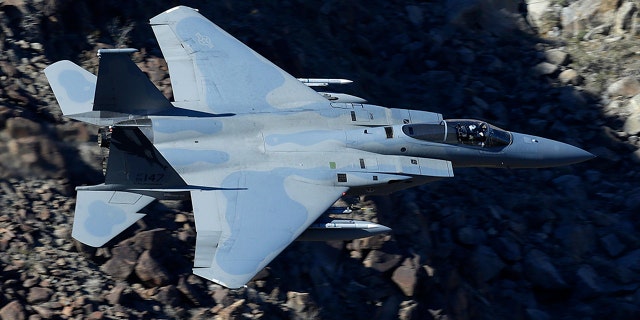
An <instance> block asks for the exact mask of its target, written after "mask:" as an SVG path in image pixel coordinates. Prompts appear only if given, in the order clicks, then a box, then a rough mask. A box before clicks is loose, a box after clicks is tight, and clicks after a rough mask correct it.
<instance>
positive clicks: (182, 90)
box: [149, 6, 327, 113]
mask: <svg viewBox="0 0 640 320" xmlns="http://www.w3.org/2000/svg"><path fill="white" fill-rule="evenodd" d="M149 22H150V23H151V26H152V28H153V32H154V33H155V35H156V38H157V40H158V43H159V44H160V49H161V50H162V53H163V55H164V58H165V59H166V61H167V63H168V65H169V75H170V77H171V85H172V88H173V95H174V100H175V104H176V105H177V106H179V107H181V108H185V109H191V110H196V111H202V112H209V113H211V112H214V113H250V112H272V111H277V110H283V109H292V108H307V109H314V108H319V107H321V106H326V105H327V100H326V99H324V98H323V97H322V96H320V95H319V94H318V93H316V92H315V91H314V90H313V89H310V88H308V87H307V86H306V85H304V84H303V83H301V82H300V81H298V80H297V79H296V78H294V77H293V76H291V75H289V74H288V73H286V72H285V71H283V70H282V69H280V68H279V67H277V66H276V65H274V64H273V63H271V62H270V61H269V60H267V59H265V58H264V57H262V56H261V55H259V54H258V53H256V52H255V51H253V50H251V49H250V48H249V47H247V46H246V45H244V44H243V43H242V42H240V41H238V40H237V39H236V38H234V37H233V36H231V35H230V34H228V33H227V32H225V31H224V30H222V29H220V28H219V27H218V26H216V25H215V24H213V23H212V22H211V21H209V20H208V19H206V18H205V17H204V16H202V15H201V14H199V13H198V12H197V11H196V10H194V9H192V8H189V7H185V6H179V7H175V8H173V9H170V10H167V11H165V12H163V13H161V14H159V15H157V16H155V17H153V18H152V19H151V20H150V21H149ZM320 103H321V104H320Z"/></svg>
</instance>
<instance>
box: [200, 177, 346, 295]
mask: <svg viewBox="0 0 640 320" xmlns="http://www.w3.org/2000/svg"><path fill="white" fill-rule="evenodd" d="M225 181H226V182H225V185H228V186H231V185H235V186H236V187H238V186H242V185H244V186H246V189H244V190H214V191H200V190H198V191H192V192H191V201H192V202H193V211H194V216H195V224H196V233H197V237H196V254H195V259H194V260H195V261H194V269H193V273H195V274H196V275H199V276H201V277H203V278H206V279H209V280H211V281H214V282H216V283H219V284H221V285H224V286H226V287H229V288H240V287H242V286H244V285H245V284H246V283H247V282H249V280H251V278H253V277H254V276H255V275H256V274H257V273H258V272H259V271H260V270H262V269H263V268H264V267H265V266H266V265H267V264H269V262H271V261H272V260H273V259H274V258H275V257H276V256H277V255H278V254H280V252H282V250H284V249H285V248H286V247H287V246H288V245H289V244H290V243H291V242H293V241H294V240H295V239H296V238H297V237H298V236H299V235H300V234H301V233H302V232H303V231H304V230H306V229H307V228H308V227H309V225H310V224H311V223H313V222H314V221H315V220H316V219H317V218H318V217H319V216H320V215H321V214H322V213H323V212H324V211H325V210H326V209H327V208H328V207H330V206H331V204H333V203H334V202H335V201H336V200H337V199H338V198H339V197H340V196H341V195H342V194H343V192H346V191H347V188H346V187H337V186H330V185H317V184H312V183H308V182H303V181H301V180H299V179H298V177H297V176H295V175H281V174H273V173H270V172H236V173H234V174H232V175H231V176H229V177H227V178H226V179H225Z"/></svg>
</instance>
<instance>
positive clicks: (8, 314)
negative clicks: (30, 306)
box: [0, 300, 27, 320]
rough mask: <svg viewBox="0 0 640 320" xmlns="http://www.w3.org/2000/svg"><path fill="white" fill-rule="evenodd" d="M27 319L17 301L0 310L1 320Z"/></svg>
mask: <svg viewBox="0 0 640 320" xmlns="http://www.w3.org/2000/svg"><path fill="white" fill-rule="evenodd" d="M26 317H27V313H26V312H25V311H24V307H23V306H22V304H20V302H19V301H17V300H14V301H11V302H9V303H7V305H5V306H4V307H2V309H0V319H2V320H24V319H26Z"/></svg>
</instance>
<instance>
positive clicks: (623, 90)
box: [607, 76, 640, 98]
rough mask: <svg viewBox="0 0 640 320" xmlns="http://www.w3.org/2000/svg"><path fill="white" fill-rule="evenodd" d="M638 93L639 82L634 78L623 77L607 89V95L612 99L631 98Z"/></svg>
mask: <svg viewBox="0 0 640 320" xmlns="http://www.w3.org/2000/svg"><path fill="white" fill-rule="evenodd" d="M639 93H640V81H638V79H636V78H635V77H631V76H629V77H624V78H622V79H620V80H618V81H616V82H614V83H612V84H611V85H609V87H608V88H607V94H609V96H612V97H618V96H622V97H627V98H630V97H633V96H635V95H637V94H639Z"/></svg>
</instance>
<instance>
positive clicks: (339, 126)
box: [45, 6, 593, 288]
mask: <svg viewBox="0 0 640 320" xmlns="http://www.w3.org/2000/svg"><path fill="white" fill-rule="evenodd" d="M150 23H151V27H152V28H153V32H154V33H155V36H156V38H157V40H158V43H159V44H160V48H161V50H162V53H163V55H164V58H165V59H166V61H167V63H168V67H169V74H170V78H171V83H172V89H173V98H174V99H173V100H174V101H169V100H168V99H167V98H166V97H165V96H164V95H163V94H162V93H161V92H160V91H159V90H158V89H157V88H156V87H155V86H154V85H153V84H152V83H151V82H150V80H149V79H148V77H146V76H145V74H144V73H143V72H142V71H141V70H140V69H139V68H138V67H137V66H136V65H135V63H133V62H132V60H131V58H130V55H131V54H132V53H133V52H135V51H136V50H135V49H101V50H99V51H98V55H99V56H100V60H99V61H100V62H99V73H98V76H97V77H96V76H95V75H93V74H91V73H90V72H88V71H86V70H84V69H82V68H81V67H79V66H77V65H76V64H74V63H72V62H70V61H59V62H56V63H54V64H52V65H51V66H49V67H47V68H46V69H45V74H46V76H47V78H48V80H49V83H50V85H51V88H52V90H53V92H54V94H55V96H56V99H57V101H58V104H59V105H60V108H61V109H62V112H63V114H64V115H65V116H67V117H69V118H72V119H76V120H80V121H84V122H87V123H91V124H95V125H98V126H100V127H101V129H100V131H99V134H98V138H99V144H100V146H101V147H103V148H108V159H107V160H106V163H105V182H104V183H103V184H100V185H95V186H81V187H78V188H77V203H76V209H75V218H74V223H73V232H72V235H73V237H74V238H75V239H77V240H78V241H80V242H82V243H85V244H87V245H89V246H94V247H98V246H102V245H104V244H105V243H107V242H108V241H109V240H111V239H112V238H113V237H115V236H116V235H118V234H119V233H120V232H122V231H123V230H125V229H126V228H127V227H129V226H131V225H132V224H133V223H135V222H136V221H137V220H138V219H140V218H142V217H143V216H144V214H142V213H139V211H140V210H142V209H143V208H144V207H146V206H147V205H148V204H150V203H151V202H152V201H154V200H156V199H183V200H188V201H191V203H192V205H193V212H194V218H195V228H196V232H197V237H196V247H195V261H194V268H193V272H194V273H195V274H197V275H199V276H201V277H204V278H206V279H209V280H211V281H213V282H216V283H218V284H221V285H223V286H226V287H229V288H238V287H242V286H243V285H245V284H246V283H247V282H248V281H250V280H251V279H252V277H254V276H255V275H256V274H257V273H258V272H259V271H260V270H261V269H263V268H264V267H265V266H266V265H267V264H269V262H270V261H272V260H273V259H274V258H275V257H276V256H277V255H278V254H280V252H282V250H284V249H285V248H286V247H287V246H288V245H289V244H290V243H291V242H292V241H294V240H296V239H310V240H327V239H354V238H359V237H366V236H371V235H373V234H377V233H381V232H387V231H389V230H390V229H389V228H387V227H385V226H382V225H379V224H376V223H371V222H366V221H353V220H331V219H328V220H322V219H323V217H324V216H326V215H325V214H324V213H325V212H327V211H328V210H329V211H331V210H335V209H336V208H333V207H332V205H333V204H334V202H336V200H338V199H339V198H341V197H342V196H344V195H349V194H353V195H362V194H388V193H391V192H395V191H398V190H402V189H406V188H410V187H413V186H418V185H421V184H424V183H427V182H431V181H435V180H438V179H443V178H451V177H453V169H454V168H456V167H500V168H542V167H553V166H564V165H569V164H573V163H578V162H581V161H585V160H588V159H590V158H592V157H593V156H592V155H591V154H590V153H589V152H586V151H584V150H582V149H579V148H577V147H573V146H571V145H568V144H565V143H562V142H557V141H553V140H549V139H545V138H541V137H536V136H532V135H528V134H522V133H516V132H509V131H506V130H503V129H501V128H498V127H496V126H493V125H491V124H489V123H487V122H485V121H481V120H468V119H453V120H449V119H443V117H442V115H441V114H438V113H433V112H425V111H418V110H405V109H390V108H385V107H381V106H376V105H371V104H367V103H366V101H365V100H364V99H362V98H359V97H355V96H352V95H347V94H340V93H333V92H320V91H316V90H314V88H311V87H323V86H326V85H329V84H331V85H339V84H345V83H349V82H350V81H349V80H345V79H308V78H304V79H297V78H294V77H293V76H291V75H289V74H288V73H286V72H285V71H283V70H282V69H280V68H279V67H277V66H276V65H274V64H273V63H271V62H269V61H268V60H267V59H265V58H264V57H262V56H260V55H259V54H258V53H256V52H255V51H253V50H251V49H250V48H249V47H247V46H245V45H244V44H243V43H241V42H240V41H238V40H237V39H235V38H234V37H232V36H231V35H229V34H228V33H226V32H225V31H223V30H222V29H220V28H219V27H218V26H216V25H215V24H213V23H212V22H211V21H209V20H208V19H206V18H205V17H204V16H202V15H201V14H200V13H198V11H197V10H194V9H192V8H188V7H184V6H179V7H175V8H173V9H170V10H168V11H166V12H163V13H161V14H159V15H157V16H155V17H153V18H152V19H151V20H150Z"/></svg>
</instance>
